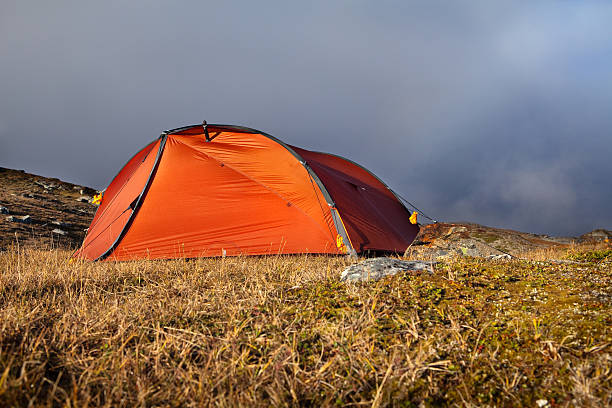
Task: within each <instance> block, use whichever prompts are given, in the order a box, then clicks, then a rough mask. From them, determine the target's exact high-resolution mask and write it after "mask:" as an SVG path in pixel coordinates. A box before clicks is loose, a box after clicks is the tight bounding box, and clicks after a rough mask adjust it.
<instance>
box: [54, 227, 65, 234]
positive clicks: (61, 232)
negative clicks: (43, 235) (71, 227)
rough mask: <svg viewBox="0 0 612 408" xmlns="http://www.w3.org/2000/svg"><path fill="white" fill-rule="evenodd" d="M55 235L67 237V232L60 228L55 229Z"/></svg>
mask: <svg viewBox="0 0 612 408" xmlns="http://www.w3.org/2000/svg"><path fill="white" fill-rule="evenodd" d="M51 232H52V233H53V234H57V235H66V231H64V230H61V229H59V228H56V229H54V230H53V231H51Z"/></svg>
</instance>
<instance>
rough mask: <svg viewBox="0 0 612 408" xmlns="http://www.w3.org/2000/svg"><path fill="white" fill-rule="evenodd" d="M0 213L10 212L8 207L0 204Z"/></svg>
mask: <svg viewBox="0 0 612 408" xmlns="http://www.w3.org/2000/svg"><path fill="white" fill-rule="evenodd" d="M0 214H10V212H9V210H8V208H6V207H3V206H1V205H0Z"/></svg>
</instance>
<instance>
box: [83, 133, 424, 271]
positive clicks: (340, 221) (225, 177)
mask: <svg viewBox="0 0 612 408" xmlns="http://www.w3.org/2000/svg"><path fill="white" fill-rule="evenodd" d="M409 217H410V212H409V211H408V210H407V209H406V207H404V205H403V204H402V203H401V202H400V201H399V200H398V198H397V197H396V196H395V194H394V193H393V192H392V191H391V190H390V189H389V188H388V187H387V186H386V185H385V184H384V183H383V182H382V181H380V180H379V179H378V178H377V177H376V176H374V175H373V174H372V173H370V172H369V171H368V170H366V169H364V168H363V167H361V166H359V165H357V164H355V163H353V162H351V161H349V160H347V159H344V158H342V157H339V156H334V155H329V154H326V153H318V152H311V151H308V150H304V149H300V148H298V147H293V146H289V145H286V144H284V143H283V142H281V141H280V140H278V139H276V138H274V137H272V136H270V135H268V134H266V133H263V132H260V131H257V130H254V129H250V128H243V127H238V126H229V125H212V124H211V125H206V124H204V125H194V126H187V127H183V128H178V129H174V130H171V131H166V132H164V133H162V135H161V136H160V137H159V139H157V140H155V141H153V142H151V143H150V144H149V145H147V146H146V147H144V148H143V149H142V150H140V151H139V152H138V153H137V154H136V155H135V156H134V157H132V159H130V161H128V163H127V164H126V165H125V166H124V167H123V169H121V171H120V172H119V174H118V175H117V176H116V177H115V178H114V179H113V181H112V182H111V184H110V185H109V186H108V188H107V189H106V191H105V194H104V197H103V199H102V203H101V204H100V207H99V208H98V211H97V212H96V215H95V217H94V219H93V221H92V223H91V226H90V228H89V231H88V234H87V236H86V237H85V240H84V241H83V245H82V247H81V248H80V249H79V250H78V251H77V252H76V253H75V256H77V257H82V258H85V259H90V260H102V259H108V260H129V259H141V258H151V259H158V258H161V259H167V258H191V257H206V256H226V255H227V256H231V255H265V254H277V253H281V254H296V253H326V254H345V253H352V254H354V253H363V252H366V251H394V252H403V251H404V250H405V249H406V248H407V247H408V245H410V243H411V242H412V241H413V240H414V238H415V236H416V234H417V233H418V230H419V228H418V226H417V225H414V224H412V223H411V222H410V220H409Z"/></svg>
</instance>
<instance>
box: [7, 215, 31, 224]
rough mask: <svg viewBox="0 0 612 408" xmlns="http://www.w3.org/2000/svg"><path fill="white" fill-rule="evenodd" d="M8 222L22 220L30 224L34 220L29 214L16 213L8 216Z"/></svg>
mask: <svg viewBox="0 0 612 408" xmlns="http://www.w3.org/2000/svg"><path fill="white" fill-rule="evenodd" d="M6 220H7V221H8V222H20V223H22V224H30V223H31V222H32V217H30V216H29V215H24V216H23V217H17V216H15V215H10V216H8V217H6Z"/></svg>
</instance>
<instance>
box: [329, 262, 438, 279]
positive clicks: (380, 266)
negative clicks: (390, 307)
mask: <svg viewBox="0 0 612 408" xmlns="http://www.w3.org/2000/svg"><path fill="white" fill-rule="evenodd" d="M406 271H427V272H429V273H433V270H432V267H431V263H429V262H426V261H403V260H401V259H394V258H386V257H382V258H372V259H366V260H365V261H361V262H359V263H357V264H354V265H351V266H349V267H348V268H346V269H345V270H344V271H342V274H341V275H340V280H341V281H350V282H361V281H368V280H379V279H382V278H384V277H385V276H392V275H395V274H397V273H400V272H406Z"/></svg>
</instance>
